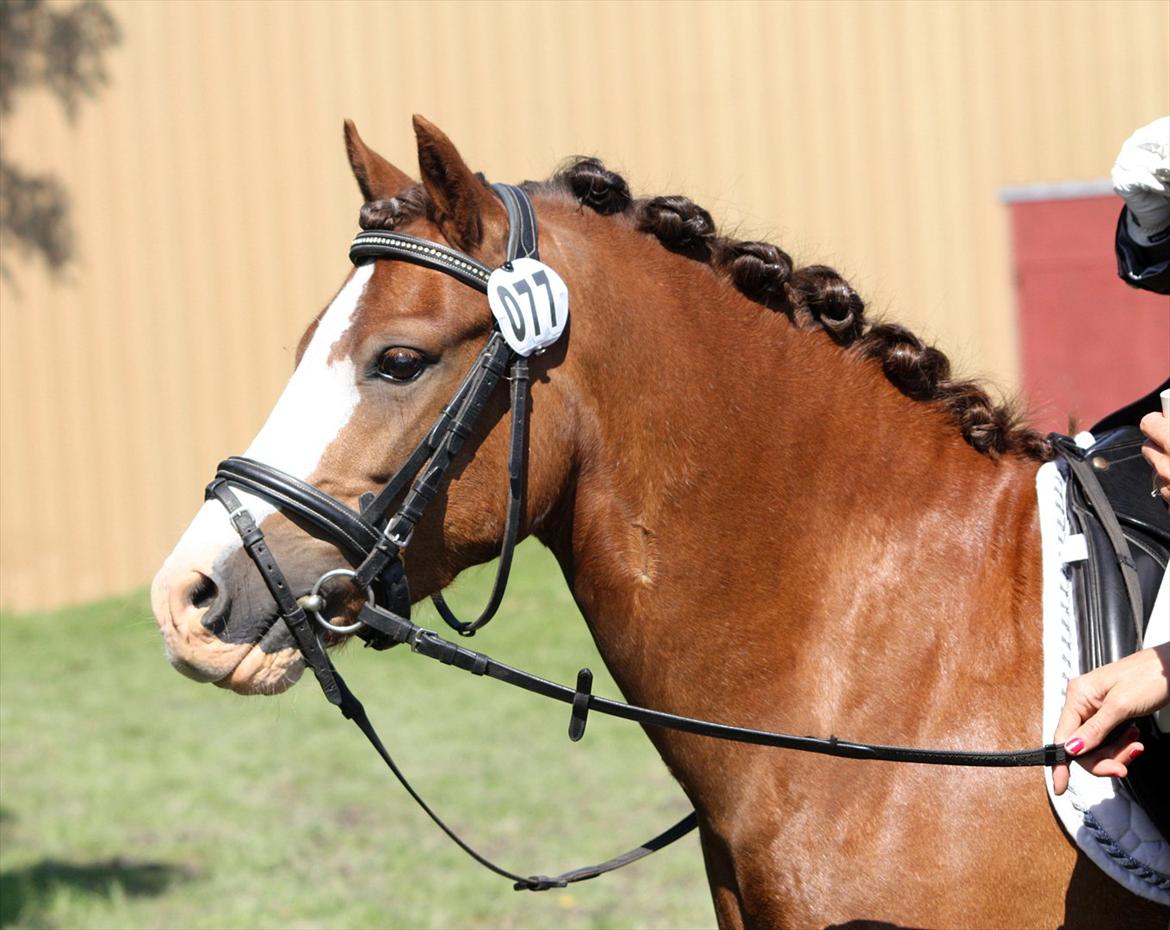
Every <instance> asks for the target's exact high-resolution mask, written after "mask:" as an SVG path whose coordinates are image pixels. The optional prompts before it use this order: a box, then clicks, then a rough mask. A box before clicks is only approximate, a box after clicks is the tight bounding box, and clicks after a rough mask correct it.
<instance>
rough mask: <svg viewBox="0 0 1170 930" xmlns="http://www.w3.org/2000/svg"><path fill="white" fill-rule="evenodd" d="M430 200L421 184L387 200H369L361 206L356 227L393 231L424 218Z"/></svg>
mask: <svg viewBox="0 0 1170 930" xmlns="http://www.w3.org/2000/svg"><path fill="white" fill-rule="evenodd" d="M429 209H430V200H429V199H428V197H427V194H426V190H425V189H424V188H423V186H422V185H421V184H415V185H413V186H412V187H408V188H407V189H406V190H404V191H402V193H400V194H399V195H398V196H397V197H391V198H390V199H388V200H371V201H369V202H368V203H364V204H362V209H361V213H360V214H359V215H358V225H359V226H361V228H362V229H393V228H394V227H395V226H404V225H405V224H406V223H408V222H410V221H411V220H413V219H415V218H416V217H419V216H426V215H427V212H428V210H429Z"/></svg>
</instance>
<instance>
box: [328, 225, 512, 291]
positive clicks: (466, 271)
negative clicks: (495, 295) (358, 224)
mask: <svg viewBox="0 0 1170 930" xmlns="http://www.w3.org/2000/svg"><path fill="white" fill-rule="evenodd" d="M375 258H396V259H399V260H400V261H404V262H410V263H411V264H414V265H422V266H423V267H425V268H433V269H435V270H436V271H442V272H444V273H446V274H449V275H450V276H451V277H453V278H455V279H456V280H457V281H462V282H463V283H464V284H466V285H468V286H469V287H474V288H475V289H476V290H477V291H483V292H484V293H485V294H486V293H487V281H488V277H489V276H490V275H491V271H490V270H489V269H488V267H487V266H486V265H484V264H483V263H482V262H479V261H477V260H476V259H474V258H472V257H471V256H470V255H466V254H464V253H463V252H457V251H456V250H455V249H449V248H447V246H445V245H440V244H439V243H438V242H432V241H431V240H430V239H420V238H418V237H417V236H407V235H405V234H404V233H396V232H389V231H387V230H383V229H367V230H363V231H362V232H360V233H358V234H357V235H356V236H354V239H353V242H352V243H351V244H350V246H349V260H350V261H351V262H353V263H354V264H355V265H361V264H364V263H365V262H367V261H370V260H372V259H375Z"/></svg>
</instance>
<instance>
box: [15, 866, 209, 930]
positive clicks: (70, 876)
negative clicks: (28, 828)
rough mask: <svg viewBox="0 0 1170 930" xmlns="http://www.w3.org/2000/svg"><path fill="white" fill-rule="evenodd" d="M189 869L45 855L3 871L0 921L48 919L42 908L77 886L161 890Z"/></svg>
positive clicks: (103, 890) (95, 890) (95, 892)
mask: <svg viewBox="0 0 1170 930" xmlns="http://www.w3.org/2000/svg"><path fill="white" fill-rule="evenodd" d="M190 878H191V873H190V871H189V870H188V869H184V868H181V867H177V866H173V865H167V864H166V863H162V862H127V861H125V860H123V859H120V858H115V859H108V860H106V861H104V862H87V863H76V862H61V861H60V860H57V859H43V860H41V861H40V862H36V863H33V864H32V865H28V866H24V867H23V868H18V869H8V870H6V871H3V872H0V927H10V926H12V925H13V924H15V923H18V922H21V923H36V924H38V925H39V924H44V923H45V921H44V919H43V915H42V913H41V912H42V911H44V910H45V908H46V907H47V906H49V905H50V904H51V902H52V900H53V898H54V896H55V895H57V894H58V893H59V892H62V891H73V892H80V893H81V894H85V895H90V896H93V897H102V898H109V897H111V896H112V895H113V894H114V891H115V889H119V890H120V891H121V893H122V894H125V895H126V896H128V897H144V896H147V895H151V896H153V895H160V894H162V893H163V892H164V891H166V890H167V888H169V887H170V886H171V884H172V883H174V882H175V881H179V880H188V879H190Z"/></svg>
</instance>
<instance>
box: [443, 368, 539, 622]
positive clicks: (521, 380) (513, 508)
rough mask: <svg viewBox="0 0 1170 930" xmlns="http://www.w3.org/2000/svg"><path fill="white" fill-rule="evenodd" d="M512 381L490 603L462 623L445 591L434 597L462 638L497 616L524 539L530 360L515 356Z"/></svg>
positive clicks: (446, 619)
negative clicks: (504, 505) (503, 501)
mask: <svg viewBox="0 0 1170 930" xmlns="http://www.w3.org/2000/svg"><path fill="white" fill-rule="evenodd" d="M509 378H510V379H511V382H512V389H511V405H512V425H511V439H510V441H509V449H508V511H507V515H506V516H505V518H504V539H503V542H502V543H501V545H500V557H499V561H498V562H497V563H496V580H495V582H494V583H493V584H492V591H491V594H490V596H489V597H488V602H487V604H486V605H485V606H484V608H483V610H482V611H480V613H479V616H478V617H476V618H475V619H474V620H471V621H464V620H460V619H459V618H458V617H457V616H456V615H455V613H454V612H453V611H452V610H451V608H450V607H449V606H448V604H447V602H446V600H444V598H443V595H442V592H439V591H436V592H435V593H434V594H433V595H431V600H432V602H434V605H435V610H437V611H438V612H439V616H440V617H442V618H443V621H444V622H445V623H446V624H447V625H448V626H449V627H451V629H453V630H455V632H457V633H458V634H459V635H460V636H474V635H475V633H476V631H477V630H479V629H480V628H482V627H483V626H485V625H486V624H487V623H489V622H490V621H491V619H492V618H493V617H494V616H495V615H496V612H497V611H498V610H499V609H500V604H501V603H502V602H503V599H504V592H505V591H506V590H507V587H508V576H509V574H510V572H511V570H512V555H513V553H514V552H515V549H516V543H517V541H518V540H519V538H520V517H521V515H522V513H523V510H524V475H525V472H526V468H525V466H526V464H527V463H526V461H525V452H526V448H527V442H526V440H527V424H528V383H529V382H528V359H526V358H524V357H522V356H515V358H514V359H513V361H512V369H511V374H510V375H509Z"/></svg>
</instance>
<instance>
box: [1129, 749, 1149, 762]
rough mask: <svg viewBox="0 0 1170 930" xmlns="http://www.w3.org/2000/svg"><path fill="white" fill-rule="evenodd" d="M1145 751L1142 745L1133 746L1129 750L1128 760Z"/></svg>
mask: <svg viewBox="0 0 1170 930" xmlns="http://www.w3.org/2000/svg"><path fill="white" fill-rule="evenodd" d="M1145 751H1146V750H1145V747H1144V746H1134V747H1133V749H1131V750H1130V751H1129V761H1130V762H1132V761H1133V760H1134V759H1136V758H1137V757H1138V756H1140V755H1141V754H1142V753H1143V752H1145Z"/></svg>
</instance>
